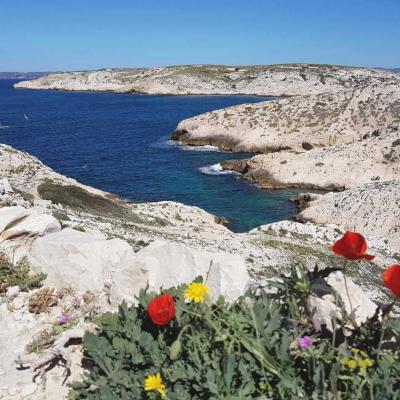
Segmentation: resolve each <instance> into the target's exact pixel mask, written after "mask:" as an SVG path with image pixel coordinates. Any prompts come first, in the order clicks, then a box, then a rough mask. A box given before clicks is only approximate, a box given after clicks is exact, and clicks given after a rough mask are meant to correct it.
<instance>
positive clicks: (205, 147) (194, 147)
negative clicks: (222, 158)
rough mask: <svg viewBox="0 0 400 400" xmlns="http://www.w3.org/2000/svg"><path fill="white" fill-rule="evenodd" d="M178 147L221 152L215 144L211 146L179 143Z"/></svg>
mask: <svg viewBox="0 0 400 400" xmlns="http://www.w3.org/2000/svg"><path fill="white" fill-rule="evenodd" d="M179 147H180V149H181V150H183V151H217V152H221V150H220V149H219V147H217V146H211V145H205V146H189V145H182V144H180V145H179Z"/></svg>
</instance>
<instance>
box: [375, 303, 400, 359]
mask: <svg viewBox="0 0 400 400" xmlns="http://www.w3.org/2000/svg"><path fill="white" fill-rule="evenodd" d="M396 300H397V298H395V299H394V300H393V302H392V303H391V304H390V305H389V307H388V309H387V311H386V312H385V313H384V314H383V316H382V332H381V335H380V337H379V343H378V349H377V351H376V358H377V359H378V358H379V356H380V353H381V347H382V343H383V337H384V335H385V330H386V326H385V322H386V318H387V317H388V316H389V314H390V311H391V310H392V308H393V306H394V305H395V303H396Z"/></svg>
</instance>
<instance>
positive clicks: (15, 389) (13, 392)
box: [7, 386, 21, 396]
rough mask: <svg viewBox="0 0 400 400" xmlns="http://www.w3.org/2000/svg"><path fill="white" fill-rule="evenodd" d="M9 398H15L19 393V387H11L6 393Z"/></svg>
mask: <svg viewBox="0 0 400 400" xmlns="http://www.w3.org/2000/svg"><path fill="white" fill-rule="evenodd" d="M7 393H8V395H9V396H15V395H16V394H18V393H21V388H20V387H19V386H11V387H10V388H9V389H8V391H7Z"/></svg>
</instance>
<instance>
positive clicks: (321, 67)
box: [15, 63, 398, 96]
mask: <svg viewBox="0 0 400 400" xmlns="http://www.w3.org/2000/svg"><path fill="white" fill-rule="evenodd" d="M393 81H395V82H398V76H397V74H393V72H390V71H386V70H383V69H371V68H363V67H348V66H340V65H326V64H297V63H294V64H274V65H253V66H243V65H242V66H227V65H207V64H196V65H175V66H166V67H154V68H107V69H103V70H96V71H75V72H62V73H50V74H48V75H46V76H42V77H40V78H38V79H35V80H30V81H28V82H19V83H17V84H16V85H15V87H16V88H24V89H46V90H47V89H53V90H72V91H74V90H79V91H81V90H86V91H109V92H117V93H143V94H158V95H257V96H297V95H309V94H319V93H326V92H330V93H333V92H338V91H341V90H344V89H351V88H355V87H365V86H369V85H375V84H378V85H380V84H384V83H389V82H393Z"/></svg>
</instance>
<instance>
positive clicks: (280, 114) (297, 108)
mask: <svg viewBox="0 0 400 400" xmlns="http://www.w3.org/2000/svg"><path fill="white" fill-rule="evenodd" d="M399 124H400V80H399V81H397V82H395V83H392V84H382V85H373V86H366V87H356V88H351V89H348V90H343V91H341V92H337V93H323V94H317V95H310V96H296V97H291V98H287V99H281V100H274V101H267V102H260V103H255V104H241V105H237V106H233V107H229V108H225V109H222V110H216V111H211V112H208V113H205V114H201V115H198V116H195V117H192V118H189V119H186V120H183V121H181V122H180V123H179V124H178V126H177V128H176V131H175V133H173V135H172V138H173V139H174V140H178V141H179V142H180V143H182V144H185V145H199V146H201V145H213V146H218V147H220V148H221V149H224V150H230V151H234V152H260V153H271V152H276V151H282V150H293V151H299V152H304V151H307V150H311V149H312V148H314V147H328V146H332V145H335V144H347V143H352V142H354V141H356V140H359V139H362V138H365V137H370V136H373V135H375V134H378V133H379V132H385V131H388V130H389V131H390V130H392V129H396V128H397V126H398V125H399Z"/></svg>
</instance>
